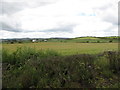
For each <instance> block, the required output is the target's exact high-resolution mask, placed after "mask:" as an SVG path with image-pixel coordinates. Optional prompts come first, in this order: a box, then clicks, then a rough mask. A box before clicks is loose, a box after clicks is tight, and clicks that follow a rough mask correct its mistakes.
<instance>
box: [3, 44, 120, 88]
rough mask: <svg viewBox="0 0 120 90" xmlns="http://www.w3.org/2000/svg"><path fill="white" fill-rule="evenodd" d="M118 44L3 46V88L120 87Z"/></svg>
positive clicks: (119, 53)
mask: <svg viewBox="0 0 120 90" xmlns="http://www.w3.org/2000/svg"><path fill="white" fill-rule="evenodd" d="M117 51H118V43H113V42H112V43H76V42H35V43H14V44H5V43H3V44H2V71H3V72H2V76H3V79H2V83H3V84H2V85H3V86H2V87H3V88H120V83H119V82H120V81H119V79H118V76H120V60H119V58H120V52H117Z"/></svg>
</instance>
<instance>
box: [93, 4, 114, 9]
mask: <svg viewBox="0 0 120 90" xmlns="http://www.w3.org/2000/svg"><path fill="white" fill-rule="evenodd" d="M112 5H113V4H112V3H109V4H106V5H104V6H101V7H95V8H93V9H94V10H107V9H109V8H111V6H112Z"/></svg>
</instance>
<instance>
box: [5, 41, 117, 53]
mask: <svg viewBox="0 0 120 90" xmlns="http://www.w3.org/2000/svg"><path fill="white" fill-rule="evenodd" d="M18 47H31V48H35V49H37V50H41V49H43V50H46V49H50V50H54V51H57V52H58V53H60V54H62V55H72V54H83V53H84V54H85V53H86V54H96V53H101V52H104V51H108V50H109V51H111V50H112V51H114V50H118V43H73V42H67V43H64V42H39V43H22V44H18V43H16V44H3V49H7V50H9V51H10V52H13V51H15V50H16V49H17V48H18Z"/></svg>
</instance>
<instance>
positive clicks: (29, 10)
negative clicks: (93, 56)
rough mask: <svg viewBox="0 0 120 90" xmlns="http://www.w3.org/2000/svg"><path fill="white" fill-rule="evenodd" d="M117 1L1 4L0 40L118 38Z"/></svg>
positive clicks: (39, 0) (22, 0) (9, 0)
mask: <svg viewBox="0 0 120 90" xmlns="http://www.w3.org/2000/svg"><path fill="white" fill-rule="evenodd" d="M118 1H119V0H2V1H0V6H1V7H0V29H1V30H0V38H26V37H29V38H33V37H34V38H49V37H80V36H114V35H118Z"/></svg>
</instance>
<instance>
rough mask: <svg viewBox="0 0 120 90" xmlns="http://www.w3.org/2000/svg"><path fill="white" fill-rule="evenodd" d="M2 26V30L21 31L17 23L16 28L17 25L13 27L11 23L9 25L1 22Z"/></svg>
mask: <svg viewBox="0 0 120 90" xmlns="http://www.w3.org/2000/svg"><path fill="white" fill-rule="evenodd" d="M0 28H1V29H2V30H5V31H11V32H21V30H19V28H17V25H16V28H15V27H12V26H11V25H8V24H7V23H4V22H0Z"/></svg>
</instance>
